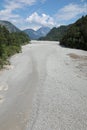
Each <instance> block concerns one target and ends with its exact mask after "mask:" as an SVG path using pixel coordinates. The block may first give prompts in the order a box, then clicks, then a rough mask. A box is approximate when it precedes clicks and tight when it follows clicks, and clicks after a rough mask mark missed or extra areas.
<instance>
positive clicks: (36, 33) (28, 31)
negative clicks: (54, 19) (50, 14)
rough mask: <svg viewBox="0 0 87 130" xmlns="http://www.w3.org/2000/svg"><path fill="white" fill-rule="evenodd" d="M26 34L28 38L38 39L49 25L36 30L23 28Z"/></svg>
mask: <svg viewBox="0 0 87 130" xmlns="http://www.w3.org/2000/svg"><path fill="white" fill-rule="evenodd" d="M23 31H24V32H25V33H26V34H27V35H29V37H30V39H32V40H35V39H39V38H40V37H42V36H45V35H46V34H47V33H48V32H49V31H50V28H49V27H41V28H39V29H38V30H36V31H35V30H33V29H25V30H23Z"/></svg>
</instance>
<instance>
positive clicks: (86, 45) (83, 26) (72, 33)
mask: <svg viewBox="0 0 87 130" xmlns="http://www.w3.org/2000/svg"><path fill="white" fill-rule="evenodd" d="M60 45H63V46H66V47H70V48H76V49H83V50H87V15H86V16H82V18H80V19H78V20H77V21H76V22H75V23H74V24H72V25H71V26H70V27H69V28H68V30H67V31H66V34H65V35H64V36H63V38H62V39H61V40H60Z"/></svg>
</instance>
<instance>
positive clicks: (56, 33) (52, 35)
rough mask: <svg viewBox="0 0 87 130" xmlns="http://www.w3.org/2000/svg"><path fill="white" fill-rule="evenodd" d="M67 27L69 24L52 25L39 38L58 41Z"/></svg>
mask: <svg viewBox="0 0 87 130" xmlns="http://www.w3.org/2000/svg"><path fill="white" fill-rule="evenodd" d="M68 28H69V26H60V27H58V28H56V27H54V28H53V29H51V31H50V32H49V33H48V34H47V35H46V36H45V37H41V38H40V39H39V40H49V41H60V40H61V39H62V37H63V35H64V34H65V32H66V31H67V29H68Z"/></svg>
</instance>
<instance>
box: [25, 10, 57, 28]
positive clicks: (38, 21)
mask: <svg viewBox="0 0 87 130" xmlns="http://www.w3.org/2000/svg"><path fill="white" fill-rule="evenodd" d="M26 21H27V22H29V23H33V24H35V25H40V26H54V25H55V22H54V19H53V18H52V17H51V16H49V15H47V14H44V13H43V14H41V15H39V14H38V13H37V12H34V13H33V14H31V15H30V16H29V17H28V18H26Z"/></svg>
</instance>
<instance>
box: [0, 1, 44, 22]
mask: <svg viewBox="0 0 87 130" xmlns="http://www.w3.org/2000/svg"><path fill="white" fill-rule="evenodd" d="M37 1H40V0H5V3H4V9H3V10H0V19H4V20H11V19H12V18H18V17H21V16H19V15H18V14H15V13H13V11H14V10H17V9H22V8H23V7H25V6H31V5H33V4H35V3H36V2H37ZM41 2H45V1H44V0H41Z"/></svg>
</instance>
